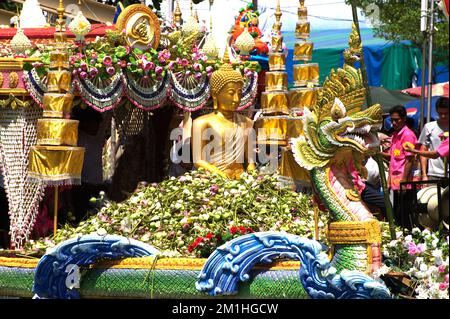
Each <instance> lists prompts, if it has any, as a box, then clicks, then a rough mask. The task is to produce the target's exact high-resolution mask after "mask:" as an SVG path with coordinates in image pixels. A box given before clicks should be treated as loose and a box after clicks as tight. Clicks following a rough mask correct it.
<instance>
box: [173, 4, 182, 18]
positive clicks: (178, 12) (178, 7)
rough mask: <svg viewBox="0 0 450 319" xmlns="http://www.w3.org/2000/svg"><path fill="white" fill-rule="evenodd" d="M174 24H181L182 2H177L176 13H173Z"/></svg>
mask: <svg viewBox="0 0 450 319" xmlns="http://www.w3.org/2000/svg"><path fill="white" fill-rule="evenodd" d="M173 23H174V24H181V9H180V2H179V1H178V0H177V6H176V7H175V11H174V12H173Z"/></svg>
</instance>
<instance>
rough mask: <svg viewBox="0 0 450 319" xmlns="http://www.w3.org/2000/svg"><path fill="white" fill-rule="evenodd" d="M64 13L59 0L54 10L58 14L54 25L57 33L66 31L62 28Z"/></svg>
mask: <svg viewBox="0 0 450 319" xmlns="http://www.w3.org/2000/svg"><path fill="white" fill-rule="evenodd" d="M64 11H65V10H64V5H63V1H62V0H59V5H58V9H56V12H57V13H58V20H57V21H56V24H57V26H58V27H59V29H58V31H59V32H64V31H66V30H65V29H66V28H65V27H64Z"/></svg>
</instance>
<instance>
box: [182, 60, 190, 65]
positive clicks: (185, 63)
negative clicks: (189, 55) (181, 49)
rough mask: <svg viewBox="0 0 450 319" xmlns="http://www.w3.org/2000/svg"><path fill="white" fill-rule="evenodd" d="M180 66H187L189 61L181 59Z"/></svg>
mask: <svg viewBox="0 0 450 319" xmlns="http://www.w3.org/2000/svg"><path fill="white" fill-rule="evenodd" d="M181 65H182V66H188V65H189V61H188V60H187V59H182V60H181Z"/></svg>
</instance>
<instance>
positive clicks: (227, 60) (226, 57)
mask: <svg viewBox="0 0 450 319" xmlns="http://www.w3.org/2000/svg"><path fill="white" fill-rule="evenodd" d="M229 49H230V47H229V46H228V44H227V46H226V47H225V52H224V53H223V58H222V62H223V63H224V64H230V55H229V54H228V50H229Z"/></svg>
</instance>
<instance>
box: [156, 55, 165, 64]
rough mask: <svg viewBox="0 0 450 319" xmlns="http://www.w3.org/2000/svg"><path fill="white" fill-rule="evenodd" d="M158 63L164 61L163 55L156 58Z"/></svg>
mask: <svg viewBox="0 0 450 319" xmlns="http://www.w3.org/2000/svg"><path fill="white" fill-rule="evenodd" d="M158 61H159V63H166V59H165V58H164V57H163V56H160V57H159V58H158Z"/></svg>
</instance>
